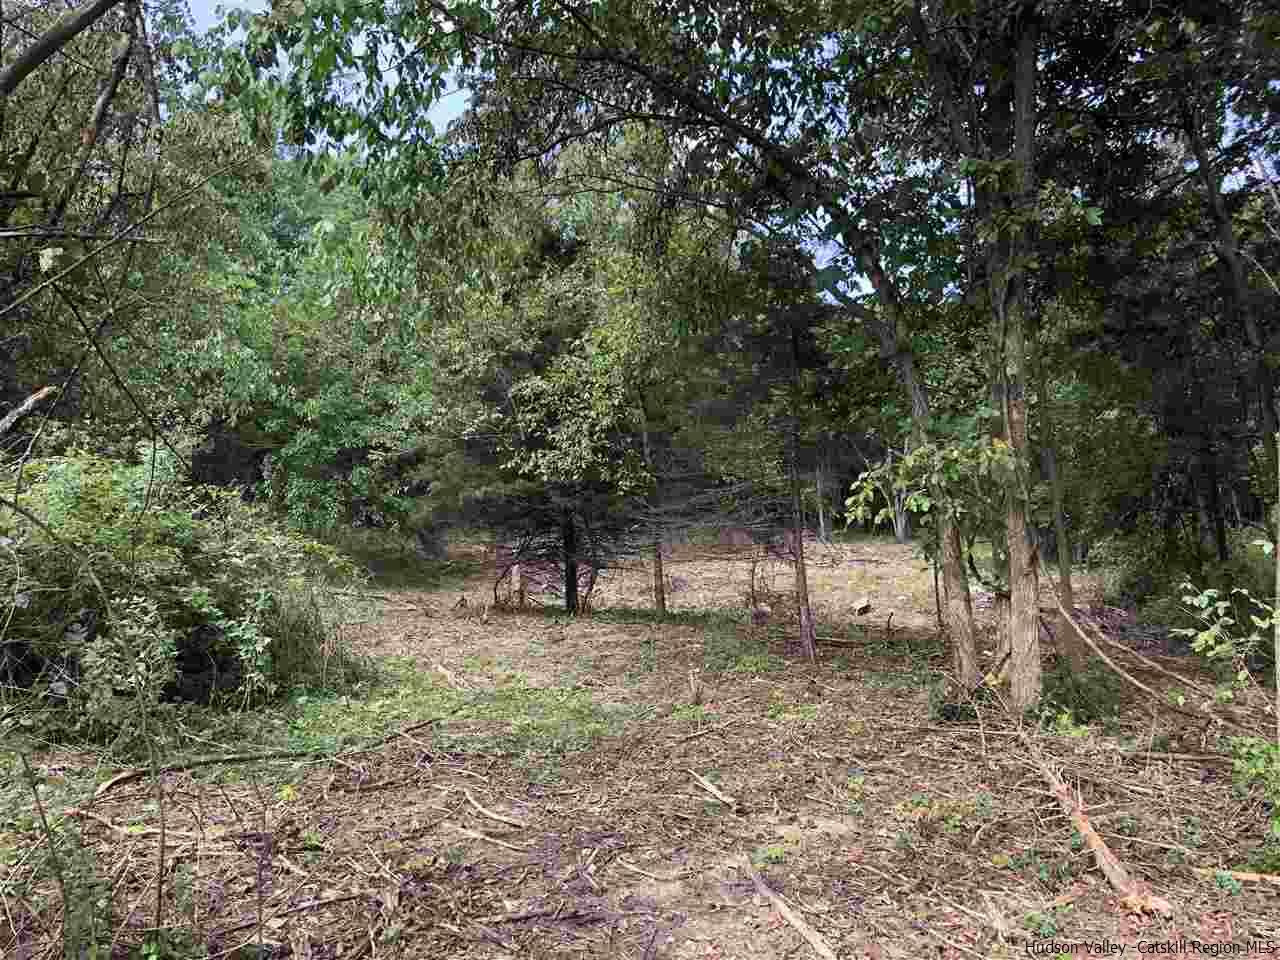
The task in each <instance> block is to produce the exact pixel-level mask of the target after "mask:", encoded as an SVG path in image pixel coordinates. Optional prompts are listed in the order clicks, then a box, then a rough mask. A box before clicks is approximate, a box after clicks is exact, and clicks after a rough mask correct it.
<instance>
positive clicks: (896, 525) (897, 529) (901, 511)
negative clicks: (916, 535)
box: [893, 490, 963, 572]
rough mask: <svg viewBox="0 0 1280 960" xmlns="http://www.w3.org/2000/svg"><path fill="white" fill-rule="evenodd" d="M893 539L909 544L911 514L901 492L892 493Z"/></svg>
mask: <svg viewBox="0 0 1280 960" xmlns="http://www.w3.org/2000/svg"><path fill="white" fill-rule="evenodd" d="M893 539H895V540H897V541H898V543H910V542H911V512H910V511H909V510H908V509H907V494H906V492H905V491H902V490H895V491H894V492H893ZM962 572H963V571H962Z"/></svg>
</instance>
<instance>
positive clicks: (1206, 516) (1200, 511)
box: [1187, 457, 1216, 562]
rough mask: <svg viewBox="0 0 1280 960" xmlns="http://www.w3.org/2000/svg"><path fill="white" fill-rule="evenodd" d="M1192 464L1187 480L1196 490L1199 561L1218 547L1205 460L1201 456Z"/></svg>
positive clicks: (1210, 554)
mask: <svg viewBox="0 0 1280 960" xmlns="http://www.w3.org/2000/svg"><path fill="white" fill-rule="evenodd" d="M1196 460H1197V462H1195V463H1193V464H1192V468H1191V472H1190V474H1189V475H1188V477H1187V481H1188V482H1189V483H1190V484H1191V489H1192V490H1193V491H1194V492H1195V501H1196V557H1197V562H1199V561H1200V560H1202V559H1203V558H1205V557H1207V556H1213V554H1214V551H1215V549H1216V547H1215V544H1214V542H1213V515H1212V513H1211V512H1210V510H1209V495H1208V493H1206V492H1205V478H1204V474H1205V472H1206V471H1205V469H1204V461H1203V460H1201V459H1200V458H1199V457H1197V458H1196Z"/></svg>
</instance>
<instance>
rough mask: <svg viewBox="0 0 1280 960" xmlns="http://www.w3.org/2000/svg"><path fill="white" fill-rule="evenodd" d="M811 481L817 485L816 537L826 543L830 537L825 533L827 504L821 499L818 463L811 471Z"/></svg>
mask: <svg viewBox="0 0 1280 960" xmlns="http://www.w3.org/2000/svg"><path fill="white" fill-rule="evenodd" d="M813 481H814V486H815V487H817V491H818V539H819V540H821V541H822V542H823V543H826V542H827V541H828V540H830V539H831V537H830V535H829V534H828V533H827V505H826V502H825V500H824V499H823V489H822V466H821V465H819V466H818V469H817V470H815V471H814V472H813Z"/></svg>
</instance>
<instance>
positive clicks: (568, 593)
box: [561, 510, 578, 614]
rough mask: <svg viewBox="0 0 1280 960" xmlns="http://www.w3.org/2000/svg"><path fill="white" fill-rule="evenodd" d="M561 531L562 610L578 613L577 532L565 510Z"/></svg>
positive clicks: (568, 512)
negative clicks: (562, 567) (562, 546)
mask: <svg viewBox="0 0 1280 960" xmlns="http://www.w3.org/2000/svg"><path fill="white" fill-rule="evenodd" d="M561 530H562V533H563V536H564V609H565V611H566V612H567V613H572V614H576V613H577V612H578V531H577V529H576V528H575V527H574V525H573V512H572V511H570V510H565V512H564V519H563V521H562V525H561Z"/></svg>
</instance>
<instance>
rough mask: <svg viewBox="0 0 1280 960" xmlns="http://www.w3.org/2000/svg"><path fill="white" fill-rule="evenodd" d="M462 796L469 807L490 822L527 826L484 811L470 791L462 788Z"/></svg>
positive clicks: (521, 822) (519, 821)
mask: <svg viewBox="0 0 1280 960" xmlns="http://www.w3.org/2000/svg"><path fill="white" fill-rule="evenodd" d="M462 795H463V796H464V797H466V798H467V803H469V804H471V806H473V807H475V808H476V810H477V811H479V812H480V814H481V816H485V817H488V818H489V819H490V820H497V821H498V822H499V823H507V824H510V825H511V826H513V827H526V828H527V827H528V826H529V825H528V824H527V823H525V822H524V821H523V820H516V819H513V818H512V817H504V816H503V815H502V814H500V813H494V812H493V811H492V810H486V809H485V808H484V807H482V806H480V804H479V803H478V802H477V801H476V798H475V797H473V796H472V795H471V791H470V790H468V789H467V788H466V787H463V788H462Z"/></svg>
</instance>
